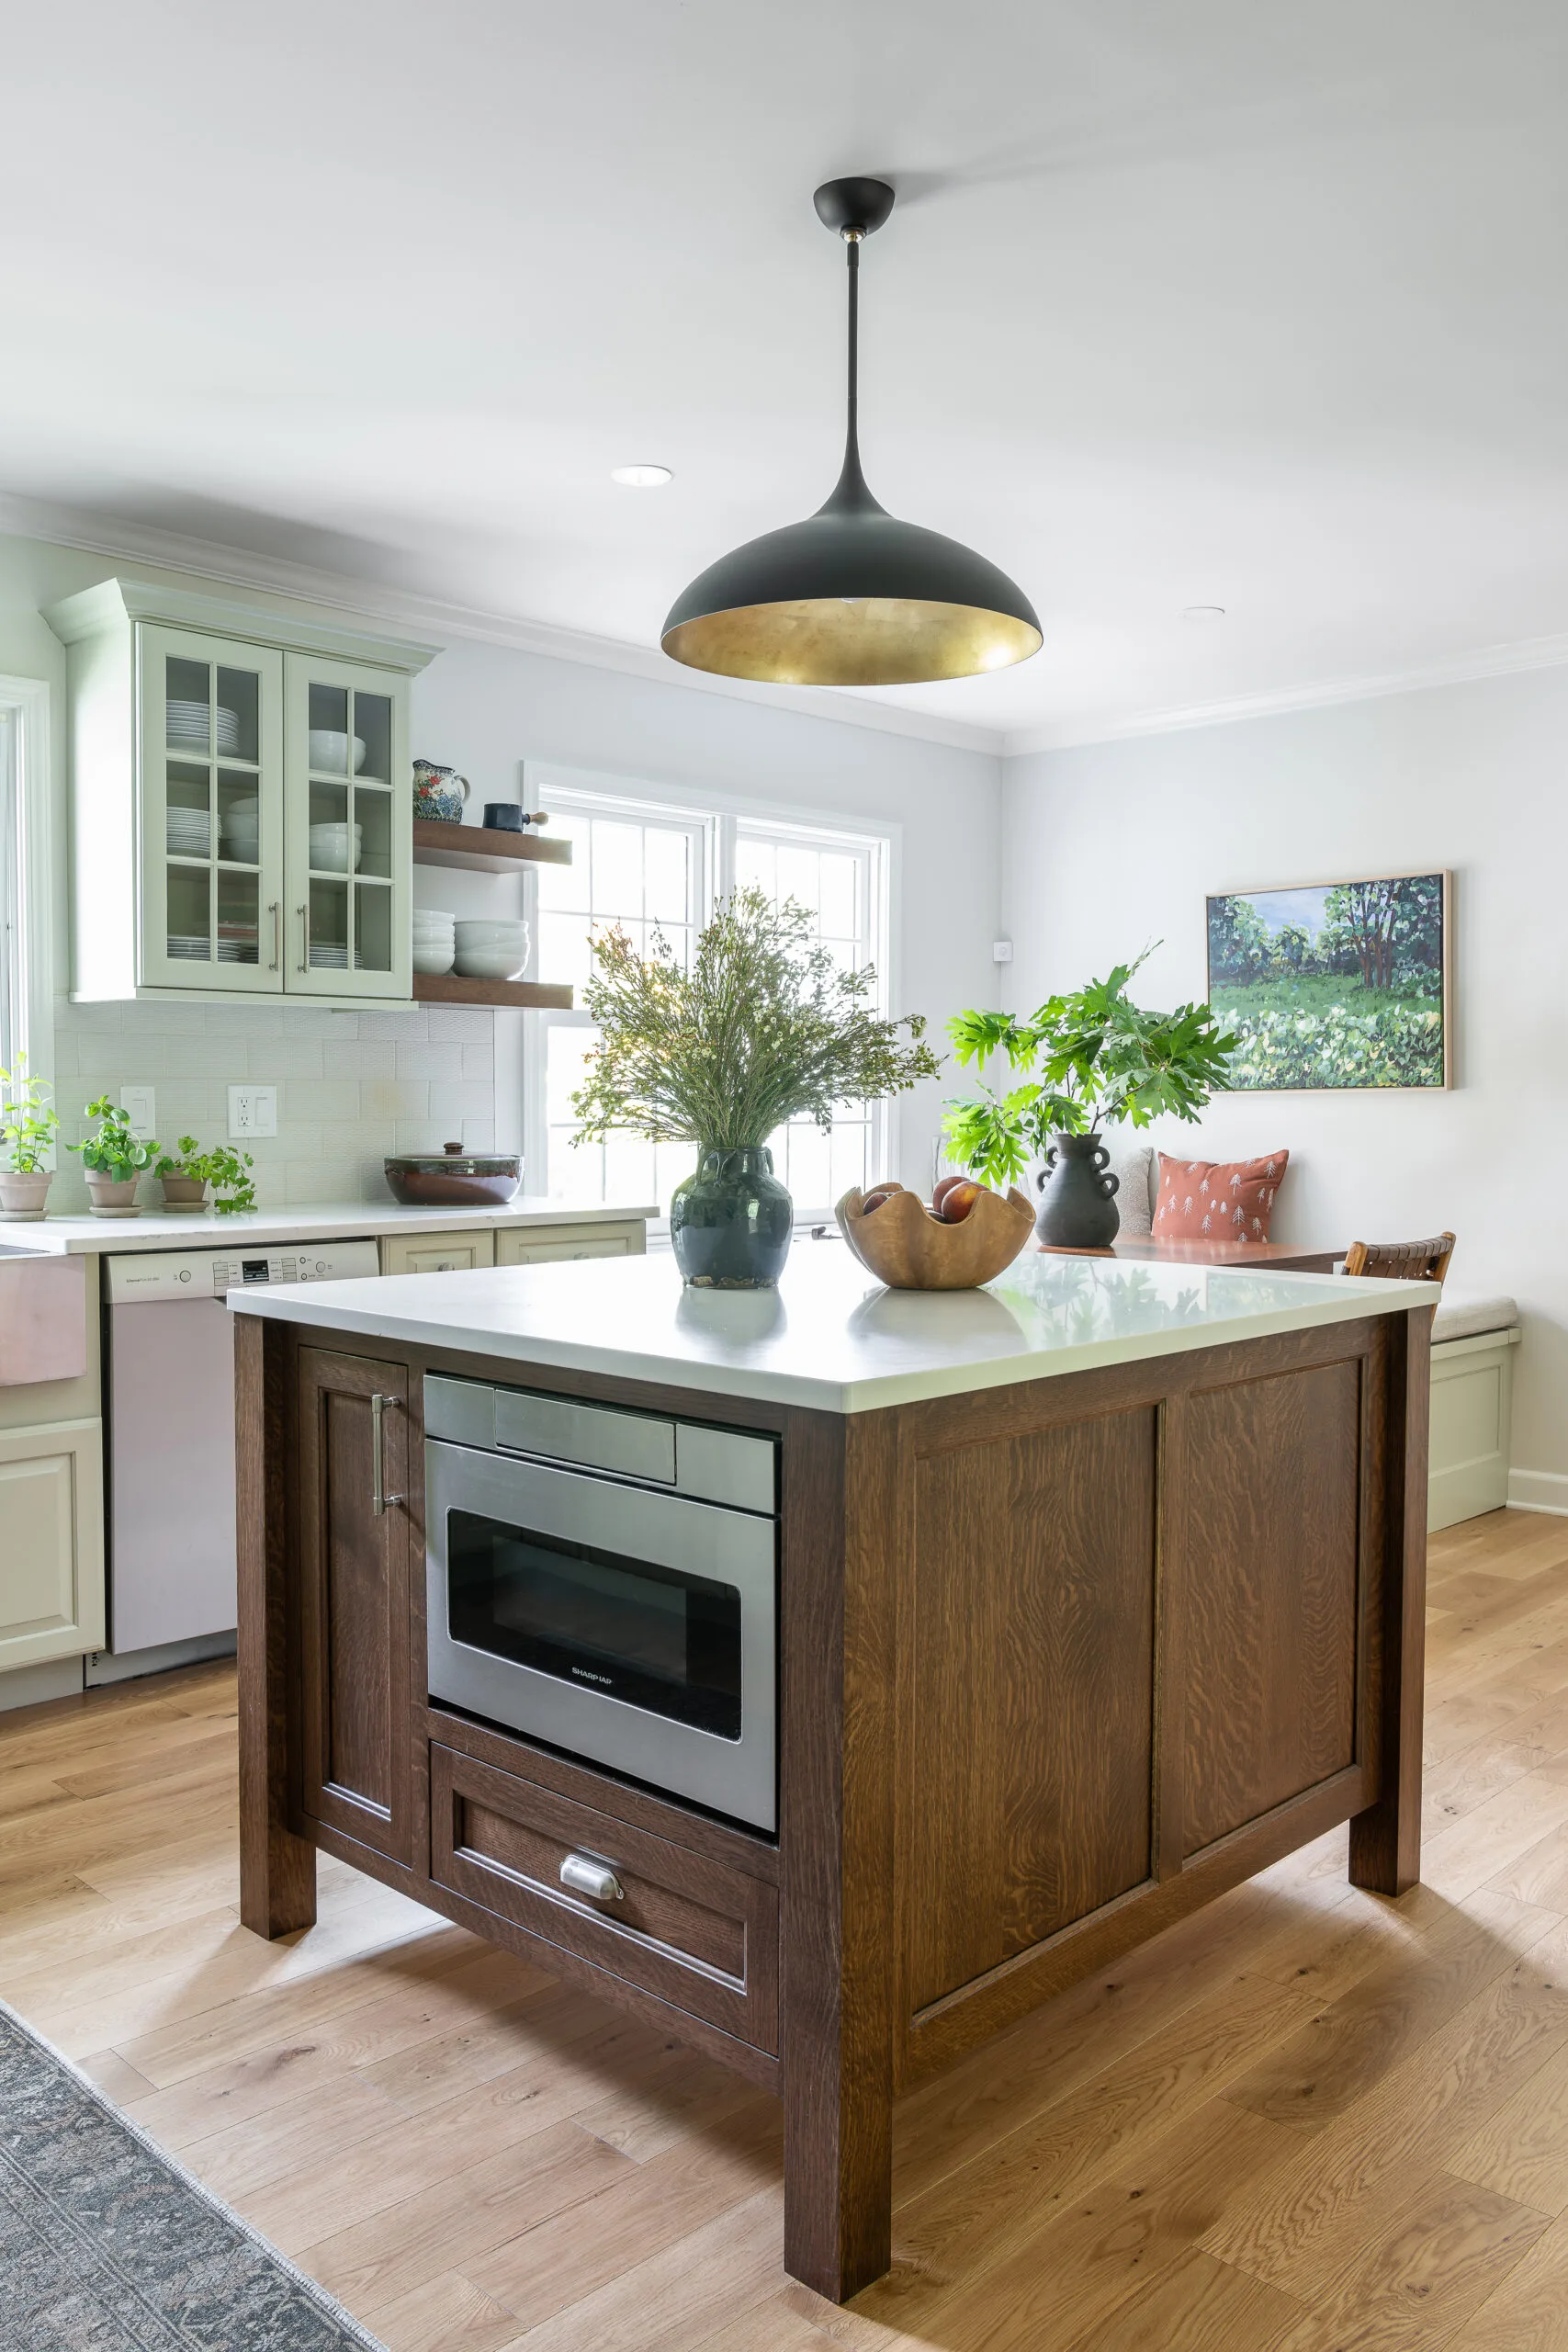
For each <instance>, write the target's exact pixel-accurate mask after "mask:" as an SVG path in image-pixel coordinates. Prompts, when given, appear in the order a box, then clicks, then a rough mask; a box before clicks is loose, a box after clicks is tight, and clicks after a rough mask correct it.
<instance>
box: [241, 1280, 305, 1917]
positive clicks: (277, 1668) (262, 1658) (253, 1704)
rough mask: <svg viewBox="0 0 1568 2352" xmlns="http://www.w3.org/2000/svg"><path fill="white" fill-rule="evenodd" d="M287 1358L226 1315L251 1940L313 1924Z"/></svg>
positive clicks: (283, 1333)
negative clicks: (299, 1728) (294, 1628)
mask: <svg viewBox="0 0 1568 2352" xmlns="http://www.w3.org/2000/svg"><path fill="white" fill-rule="evenodd" d="M290 1357H291V1334H290V1333H289V1332H288V1330H287V1329H283V1328H281V1327H279V1326H278V1325H276V1324H269V1323H264V1322H263V1321H262V1320H261V1317H259V1316H255V1315H237V1316H236V1317H235V1318H234V1487H235V1506H236V1530H237V1535H238V1546H239V1620H240V1623H239V1643H238V1647H239V1715H240V1917H241V1918H242V1920H243V1922H244V1925H245V1926H246V1927H247V1928H250V1930H251V1932H252V1934H253V1935H257V1936H267V1937H272V1936H287V1935H291V1934H292V1933H293V1932H294V1930H295V1929H296V1928H312V1927H314V1926H315V1923H316V1853H315V1849H314V1847H313V1846H310V1845H308V1844H307V1843H306V1841H305V1839H304V1838H299V1837H297V1836H296V1835H295V1833H294V1831H293V1829H292V1828H291V1827H290V1826H289V1813H290V1809H291V1806H290V1798H291V1791H290V1787H289V1769H290V1741H289V1716H290V1699H291V1696H292V1695H293V1694H292V1693H291V1689H290V1674H289V1638H288V1618H289V1605H288V1604H289V1583H290V1575H291V1570H292V1565H293V1564H292V1561H291V1558H290V1546H289V1540H288V1539H289V1528H288V1482H287V1465H288V1430H287V1424H288V1375H289V1369H290ZM295 1760H296V1762H297V1751H296V1753H295Z"/></svg>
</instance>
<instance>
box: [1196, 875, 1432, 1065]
mask: <svg viewBox="0 0 1568 2352" xmlns="http://www.w3.org/2000/svg"><path fill="white" fill-rule="evenodd" d="M1449 896H1450V893H1449V876H1448V875H1447V874H1446V873H1437V874H1394V875H1388V876H1382V878H1380V879H1379V880H1377V881H1372V882H1320V883H1312V884H1309V885H1306V886H1304V887H1302V888H1288V889H1272V890H1233V891H1228V892H1226V893H1225V894H1224V896H1223V897H1221V898H1213V899H1210V900H1209V1001H1210V1003H1211V1004H1212V1005H1213V1008H1214V1011H1215V1012H1217V1013H1218V1014H1219V1016H1220V1018H1221V1020H1222V1021H1223V1022H1224V1025H1225V1027H1226V1028H1227V1029H1230V1030H1233V1031H1234V1032H1235V1035H1236V1037H1237V1039H1238V1040H1239V1042H1238V1044H1237V1046H1236V1050H1235V1054H1234V1055H1233V1056H1232V1057H1231V1084H1232V1085H1233V1086H1235V1087H1239V1088H1265V1087H1266V1088H1291V1089H1299V1088H1319V1087H1363V1086H1381V1087H1427V1086H1447V1084H1448V1083H1449V947H1450V922H1449Z"/></svg>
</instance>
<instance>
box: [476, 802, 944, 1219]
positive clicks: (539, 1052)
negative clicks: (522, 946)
mask: <svg viewBox="0 0 1568 2352" xmlns="http://www.w3.org/2000/svg"><path fill="white" fill-rule="evenodd" d="M521 767H522V774H523V797H524V805H525V807H527V808H545V809H560V811H561V812H562V814H565V813H567V812H568V811H569V810H570V811H572V812H573V813H575V812H576V811H578V810H580V809H587V810H589V811H591V812H592V814H594V815H604V816H611V817H615V816H625V817H626V818H628V819H630V820H634V821H640V822H644V823H646V822H648V821H649V820H657V819H659V818H660V817H663V818H665V819H667V820H671V821H672V822H675V823H679V824H682V825H687V826H694V825H700V826H701V828H702V831H703V835H704V857H703V872H702V876H701V877H700V882H699V888H698V893H697V910H698V911H697V920H698V922H699V923H701V922H706V921H707V919H708V916H709V914H710V913H711V911H712V909H713V905H714V901H715V899H716V898H719V897H722V896H724V895H725V894H726V893H727V892H728V890H730V889H732V888H733V887H734V849H735V840H736V836H737V833H738V831H744V830H747V829H749V828H754V829H755V830H756V831H758V832H760V833H765V834H768V835H770V836H773V837H774V838H779V837H788V836H789V835H791V834H794V835H796V836H798V837H799V839H800V840H801V841H802V842H810V843H812V844H813V845H815V846H829V845H830V844H831V843H832V842H841V843H842V844H843V846H844V847H845V848H846V849H851V850H854V851H857V852H861V853H863V852H866V851H869V852H870V853H871V854H872V858H873V870H872V876H871V888H872V891H873V905H872V909H871V914H872V921H873V924H874V940H875V941H876V942H877V943H878V952H877V954H876V957H875V962H876V978H877V991H876V993H877V1007H878V1010H879V1011H880V1012H882V1013H883V1014H884V1015H887V1014H888V1013H889V1012H890V1010H891V1008H892V1007H894V1006H896V1005H897V1002H898V982H899V977H900V976H899V969H898V962H899V959H898V953H897V936H896V933H895V927H894V921H893V914H894V910H895V908H896V907H897V905H898V903H899V896H898V884H899V880H900V874H901V865H902V854H903V827H902V826H901V825H900V824H898V823H897V820H892V819H885V818H874V819H873V818H867V819H864V820H861V821H860V822H858V823H846V822H845V820H844V818H843V815H842V813H841V812H832V811H829V810H827V809H803V808H802V807H801V806H800V805H799V804H798V803H794V804H791V805H788V806H786V805H784V803H782V802H777V801H772V800H759V799H754V798H753V797H751V796H750V794H745V795H742V794H739V793H735V792H722V791H714V790H711V789H705V788H703V787H700V786H694V787H693V788H692V789H691V790H690V791H685V790H681V791H674V790H671V787H670V786H668V785H667V784H666V785H659V784H655V783H653V782H651V781H649V782H645V781H643V780H642V779H641V778H638V777H634V776H626V775H609V774H606V773H604V772H602V771H599V770H595V769H587V768H573V767H570V766H567V765H566V764H565V763H560V762H557V761H554V760H533V759H530V760H525V761H523V762H522V763H521ZM537 888H538V883H537V876H536V875H535V874H534V873H532V872H530V873H529V875H528V877H527V882H526V884H525V890H526V892H527V894H528V895H527V897H526V899H525V910H526V911H527V913H528V914H529V917H530V919H531V920H532V919H533V917H534V914H535V910H536V895H537ZM534 936H535V940H536V941H537V937H538V925H537V922H535V923H534ZM530 977H531V978H548V977H549V976H548V974H547V973H538V972H531V973H530ZM586 1021H587V1016H586V1014H585V1013H583V1012H581V1010H580V1009H576V1008H574V1010H573V1011H572V1012H554V1013H552V1012H528V1013H525V1015H524V1073H523V1137H524V1150H525V1161H524V1165H525V1170H526V1171H527V1172H528V1174H529V1175H530V1176H532V1175H534V1174H535V1172H536V1170H537V1169H538V1168H539V1166H540V1164H541V1162H542V1163H543V1167H544V1171H545V1172H544V1180H543V1181H544V1183H545V1185H546V1186H547V1185H548V1182H549V1172H548V1155H547V1146H546V1144H545V1102H544V1060H545V1036H546V1030H547V1024H551V1023H561V1024H562V1025H565V1024H567V1023H570V1024H572V1025H574V1026H576V1025H586ZM899 1107H900V1106H899V1101H898V1098H897V1096H894V1097H893V1098H892V1099H891V1100H889V1101H886V1102H882V1103H874V1104H873V1106H872V1148H873V1154H874V1159H877V1160H879V1161H880V1163H881V1165H882V1166H883V1167H884V1168H885V1169H890V1168H894V1167H896V1166H897V1162H898V1146H899ZM529 1189H530V1190H533V1189H534V1187H533V1185H532V1184H530V1186H529ZM826 1205H827V1207H828V1209H829V1212H830V1206H831V1204H826ZM822 1215H823V1208H822V1207H819V1206H818V1205H817V1204H812V1205H811V1206H809V1207H806V1206H802V1205H801V1204H796V1224H797V1226H799V1227H807V1226H810V1225H813V1224H819V1223H820V1222H821V1218H822ZM667 1229H668V1220H667V1219H666V1218H663V1217H660V1218H657V1219H656V1220H654V1222H653V1224H652V1225H651V1227H650V1231H652V1232H653V1233H655V1234H662V1233H663V1232H665V1231H666V1230H667Z"/></svg>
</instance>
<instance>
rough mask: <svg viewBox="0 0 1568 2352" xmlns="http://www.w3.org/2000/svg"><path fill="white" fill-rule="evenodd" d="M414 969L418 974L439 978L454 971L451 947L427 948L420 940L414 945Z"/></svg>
mask: <svg viewBox="0 0 1568 2352" xmlns="http://www.w3.org/2000/svg"><path fill="white" fill-rule="evenodd" d="M413 967H414V970H415V971H416V972H428V973H430V974H431V975H432V976H433V977H435V978H439V976H440V975H441V974H442V973H443V972H449V971H450V970H451V969H452V950H451V949H450V947H436V946H425V945H423V944H422V943H421V942H420V941H419V940H417V939H416V940H415V941H414V944H413Z"/></svg>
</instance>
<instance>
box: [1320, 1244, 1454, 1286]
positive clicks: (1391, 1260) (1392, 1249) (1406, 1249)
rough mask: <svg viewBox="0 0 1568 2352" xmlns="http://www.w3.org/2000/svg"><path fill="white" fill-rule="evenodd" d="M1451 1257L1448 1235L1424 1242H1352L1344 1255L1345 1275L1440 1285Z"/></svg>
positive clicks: (1451, 1247) (1451, 1251)
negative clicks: (1378, 1275) (1372, 1276)
mask: <svg viewBox="0 0 1568 2352" xmlns="http://www.w3.org/2000/svg"><path fill="white" fill-rule="evenodd" d="M1453 1254H1454V1237H1453V1235H1452V1234H1451V1233H1437V1234H1434V1235H1433V1236H1432V1237H1431V1238H1430V1239H1429V1240H1427V1241H1352V1242H1351V1244H1350V1247H1349V1248H1348V1250H1346V1252H1345V1272H1347V1273H1348V1274H1381V1275H1382V1278H1383V1280H1384V1281H1385V1282H1404V1283H1440V1282H1441V1281H1442V1279H1443V1276H1444V1275H1445V1274H1446V1273H1447V1272H1448V1271H1449V1260H1450V1258H1451V1257H1452V1256H1453Z"/></svg>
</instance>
